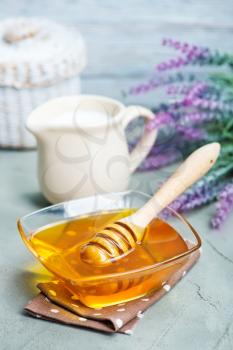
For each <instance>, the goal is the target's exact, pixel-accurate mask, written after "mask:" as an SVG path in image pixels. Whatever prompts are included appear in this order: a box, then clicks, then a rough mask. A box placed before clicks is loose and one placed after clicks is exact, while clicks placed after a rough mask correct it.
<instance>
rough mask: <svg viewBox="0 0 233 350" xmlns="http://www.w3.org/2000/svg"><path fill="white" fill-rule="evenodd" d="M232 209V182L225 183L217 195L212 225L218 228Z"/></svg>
mask: <svg viewBox="0 0 233 350" xmlns="http://www.w3.org/2000/svg"><path fill="white" fill-rule="evenodd" d="M232 210H233V183H230V184H227V185H226V186H225V187H224V189H223V190H222V191H221V192H220V194H219V196H218V202H217V205H216V213H215V215H214V217H213V219H212V220H211V224H212V227H213V228H215V229H219V228H220V227H221V226H222V224H223V223H224V221H225V220H226V218H227V217H228V216H229V214H230V212H231V211H232Z"/></svg>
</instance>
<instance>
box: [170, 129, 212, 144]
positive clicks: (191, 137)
mask: <svg viewBox="0 0 233 350" xmlns="http://www.w3.org/2000/svg"><path fill="white" fill-rule="evenodd" d="M176 130H177V131H178V132H180V133H181V135H182V137H183V138H184V139H185V140H188V141H189V142H190V141H199V140H204V139H206V138H207V134H206V132H205V131H204V130H201V129H197V128H193V127H187V126H183V125H176Z"/></svg>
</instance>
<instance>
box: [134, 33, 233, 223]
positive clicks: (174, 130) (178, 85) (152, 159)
mask: <svg viewBox="0 0 233 350" xmlns="http://www.w3.org/2000/svg"><path fill="white" fill-rule="evenodd" d="M163 45H164V46H167V47H170V48H172V49H174V50H176V51H177V52H178V57H174V58H173V59H170V60H169V61H165V62H161V63H160V64H159V65H157V70H156V73H153V75H152V78H151V79H150V80H149V81H147V82H144V83H142V84H139V85H138V86H136V87H133V88H131V89H130V91H129V93H130V94H134V95H138V94H141V93H147V92H149V91H152V90H153V89H157V88H165V91H166V93H167V96H168V98H167V99H166V100H165V102H163V103H160V104H159V105H157V106H155V107H156V108H155V110H154V114H155V118H154V120H153V121H151V122H150V124H149V125H148V126H147V128H148V130H151V129H153V128H157V129H158V131H159V134H158V138H157V141H156V144H155V145H154V146H153V147H152V149H151V151H150V154H149V156H148V158H147V159H146V160H145V161H144V163H143V164H142V165H141V166H140V168H139V169H140V170H150V169H154V168H160V167H162V166H165V165H167V164H170V163H173V162H175V161H177V160H179V159H180V158H182V157H185V156H187V155H188V154H189V153H190V152H192V151H193V150H194V149H195V148H197V147H199V146H201V145H202V144H203V143H205V142H210V141H221V142H222V151H221V157H220V159H219V160H218V162H217V165H215V167H214V169H213V171H212V172H211V173H210V174H208V175H206V176H205V177H204V178H203V179H202V180H200V181H199V182H198V183H197V184H196V185H195V186H193V187H192V188H191V189H189V190H188V191H187V192H186V193H185V194H183V195H182V196H180V197H179V198H178V199H177V200H176V201H175V202H174V203H173V204H172V207H173V208H174V209H175V210H178V211H187V210H190V209H193V208H196V207H198V206H201V205H203V204H205V203H208V202H210V201H213V200H216V198H217V197H219V204H218V205H217V210H216V215H215V218H214V219H213V220H212V225H213V227H219V226H221V224H222V221H223V220H225V218H226V217H227V215H229V211H230V210H231V208H233V199H232V194H231V191H233V190H231V188H230V187H226V189H225V192H227V193H228V195H227V196H226V195H225V197H224V196H223V195H220V192H221V191H223V188H224V187H225V186H226V185H227V184H229V183H231V184H232V183H233V182H231V180H229V179H230V177H231V176H232V172H233V163H232V157H233V146H232V142H233V92H232V87H233V76H232V70H233V56H232V55H229V54H221V53H219V52H211V51H210V50H209V49H208V48H202V47H198V46H193V45H189V44H187V43H181V42H179V41H175V40H172V39H164V40H163ZM188 65H189V66H195V65H199V66H214V67H215V68H216V67H219V66H223V65H225V67H226V68H227V69H228V71H226V70H221V72H219V73H213V72H212V71H209V72H206V73H205V72H204V71H203V73H202V74H201V80H200V76H199V75H198V74H197V73H195V72H194V73H187V72H186V73H185V70H184V71H182V70H181V68H183V67H187V66H188ZM170 70H174V71H175V72H176V73H173V74H169V75H167V72H168V71H170ZM164 72H165V73H164ZM171 95H172V98H173V100H170V99H169V97H170V96H171ZM232 186H233V184H232ZM225 192H224V191H223V193H225ZM220 197H221V198H220ZM226 203H227V206H226Z"/></svg>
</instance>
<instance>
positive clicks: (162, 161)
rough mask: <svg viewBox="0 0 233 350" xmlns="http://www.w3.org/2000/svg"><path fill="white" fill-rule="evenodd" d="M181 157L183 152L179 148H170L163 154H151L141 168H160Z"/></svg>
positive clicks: (144, 169)
mask: <svg viewBox="0 0 233 350" xmlns="http://www.w3.org/2000/svg"><path fill="white" fill-rule="evenodd" d="M180 159H181V153H180V152H179V151H178V150H175V149H174V150H168V151H167V152H165V153H163V154H157V155H149V156H148V157H147V158H146V159H145V160H144V162H143V163H142V164H141V165H140V167H139V170H143V171H146V170H152V169H159V168H162V167H163V166H165V165H169V164H171V163H174V162H176V161H178V160H180Z"/></svg>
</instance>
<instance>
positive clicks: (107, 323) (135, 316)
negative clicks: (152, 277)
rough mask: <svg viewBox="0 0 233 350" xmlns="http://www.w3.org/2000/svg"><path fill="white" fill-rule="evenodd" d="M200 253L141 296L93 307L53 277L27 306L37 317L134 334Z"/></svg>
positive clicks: (30, 312) (43, 284)
mask: <svg viewBox="0 0 233 350" xmlns="http://www.w3.org/2000/svg"><path fill="white" fill-rule="evenodd" d="M199 257H200V252H199V251H197V252H195V253H193V254H192V255H191V256H190V257H189V259H188V261H187V262H186V263H185V264H184V265H183V266H182V267H181V268H179V269H178V270H177V271H176V272H175V273H174V274H173V275H172V276H171V278H170V279H169V280H168V281H167V282H166V284H164V285H163V286H162V287H161V288H160V289H159V290H157V291H155V292H153V293H152V294H150V295H148V296H146V297H143V298H140V299H137V300H133V301H130V302H127V303H121V304H118V305H114V306H108V307H105V308H99V309H91V308H89V307H87V306H85V305H83V304H82V303H80V302H79V300H78V298H77V297H75V296H73V295H72V294H71V292H70V291H68V290H67V289H66V288H65V286H64V284H63V282H60V281H51V282H46V283H39V284H38V288H39V289H40V291H41V293H40V294H39V295H38V296H36V297H35V298H34V299H33V300H32V301H30V302H29V303H28V304H27V305H26V306H25V308H24V310H25V311H26V312H27V313H29V314H30V315H32V316H34V317H37V318H42V319H45V320H49V321H55V322H60V323H64V324H69V325H73V326H81V327H86V328H93V329H95V330H99V331H104V332H108V333H115V332H118V333H125V334H132V333H133V328H134V326H135V325H136V323H137V322H138V321H139V320H140V319H141V318H142V317H143V313H144V311H145V310H147V309H148V308H149V307H150V306H151V305H153V304H154V303H155V302H156V301H158V300H159V299H161V298H162V297H163V296H164V295H165V294H166V293H168V292H169V291H170V289H171V288H172V287H174V286H175V284H176V283H177V282H179V280H180V279H181V278H182V277H183V276H184V275H185V274H186V273H187V272H188V271H189V270H190V269H191V268H192V266H193V265H195V263H196V262H197V260H198V259H199Z"/></svg>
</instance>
